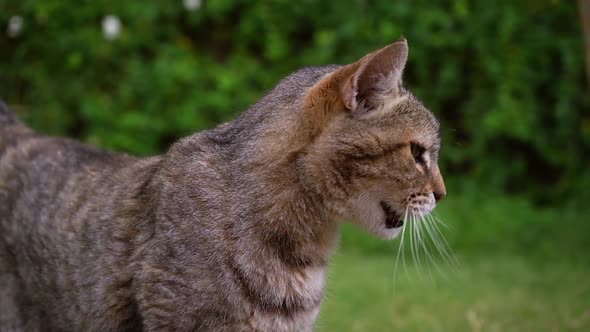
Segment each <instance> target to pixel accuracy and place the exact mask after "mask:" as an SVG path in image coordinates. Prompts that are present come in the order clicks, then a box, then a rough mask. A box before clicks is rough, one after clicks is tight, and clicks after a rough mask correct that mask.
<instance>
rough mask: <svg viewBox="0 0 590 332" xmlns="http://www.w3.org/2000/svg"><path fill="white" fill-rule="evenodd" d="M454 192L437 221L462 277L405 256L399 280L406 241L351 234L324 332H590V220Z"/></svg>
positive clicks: (569, 210) (331, 287)
mask: <svg viewBox="0 0 590 332" xmlns="http://www.w3.org/2000/svg"><path fill="white" fill-rule="evenodd" d="M451 192H454V193H455V195H451V196H450V197H448V198H446V199H445V200H444V201H442V202H441V204H439V205H440V206H439V207H437V213H438V214H439V215H440V217H441V219H443V220H444V221H445V223H446V224H447V225H449V229H444V231H443V232H444V234H445V237H446V238H447V239H448V241H449V244H450V246H451V248H452V250H453V252H454V253H455V254H456V255H457V256H458V258H459V261H460V265H459V267H457V268H451V267H449V266H448V265H445V266H443V267H442V270H443V271H442V273H441V272H437V271H436V269H435V268H434V267H433V265H432V264H430V265H429V267H428V268H427V267H426V265H425V264H424V257H423V258H422V266H421V268H417V267H416V266H414V265H413V264H412V259H411V255H409V254H408V252H409V250H405V251H406V261H407V262H408V264H407V267H406V268H405V269H404V268H403V266H401V264H400V266H398V269H397V276H396V277H394V268H395V259H396V253H397V247H398V245H399V240H395V241H390V242H387V241H380V240H377V239H375V238H372V237H371V236H369V235H367V234H366V233H365V232H364V231H363V230H361V229H359V227H356V226H352V225H345V226H344V227H343V229H342V241H341V248H340V250H339V251H338V254H337V255H336V256H335V257H334V259H333V261H332V263H331V265H330V270H329V278H328V288H327V296H326V301H325V302H324V305H323V307H322V311H321V314H320V317H319V319H318V322H317V331H418V332H419V331H453V332H454V331H482V332H484V331H502V332H503V331H518V332H521V331H524V332H528V331H531V332H536V331H590V254H589V252H590V222H589V221H590V220H589V219H588V216H589V215H590V210H589V209H588V208H586V207H580V206H578V207H574V206H573V204H569V205H568V204H564V205H562V206H559V207H558V206H553V207H547V206H546V207H538V206H535V205H534V204H532V203H530V202H529V201H527V200H526V199H525V198H523V197H510V196H505V195H498V194H496V195H490V194H489V193H485V192H477V191H469V193H466V192H463V193H461V192H460V190H457V188H454V190H452V191H451ZM406 237H407V234H406ZM406 240H407V238H406ZM406 243H407V242H406ZM408 244H409V243H408ZM404 245H406V244H404ZM407 248H408V247H407V246H406V249H407ZM428 271H430V273H429V272H428Z"/></svg>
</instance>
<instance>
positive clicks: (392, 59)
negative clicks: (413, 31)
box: [342, 38, 408, 112]
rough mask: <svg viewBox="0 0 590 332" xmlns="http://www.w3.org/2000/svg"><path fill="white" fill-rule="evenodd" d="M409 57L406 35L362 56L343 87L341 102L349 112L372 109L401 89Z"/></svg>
mask: <svg viewBox="0 0 590 332" xmlns="http://www.w3.org/2000/svg"><path fill="white" fill-rule="evenodd" d="M407 60H408V43H407V41H406V39H405V38H402V39H400V40H399V41H397V42H395V43H393V44H390V45H388V46H386V47H384V48H382V49H380V50H377V51H375V52H373V53H370V54H368V55H367V56H365V57H364V58H362V59H360V60H359V61H358V62H357V63H358V67H357V70H356V72H355V73H354V74H352V75H351V76H350V77H349V78H348V79H347V80H346V82H345V83H344V86H342V102H343V104H344V107H346V108H347V109H348V110H349V111H353V112H354V111H357V110H359V109H361V108H362V109H363V111H370V110H372V109H373V108H375V107H378V105H379V104H380V103H383V101H384V98H385V97H388V96H391V95H392V94H395V93H396V92H397V91H399V87H400V86H401V83H402V73H403V70H404V67H405V66H406V62H407Z"/></svg>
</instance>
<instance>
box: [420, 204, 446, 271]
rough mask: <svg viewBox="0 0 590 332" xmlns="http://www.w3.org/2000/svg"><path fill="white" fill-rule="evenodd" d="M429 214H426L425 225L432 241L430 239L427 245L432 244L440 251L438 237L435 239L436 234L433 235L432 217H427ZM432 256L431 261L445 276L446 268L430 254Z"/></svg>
mask: <svg viewBox="0 0 590 332" xmlns="http://www.w3.org/2000/svg"><path fill="white" fill-rule="evenodd" d="M427 217H428V215H426V216H424V219H423V221H424V227H425V229H426V232H427V233H428V236H429V237H430V241H428V243H427V245H428V246H429V247H430V246H434V247H435V249H436V251H438V252H439V253H440V249H439V248H438V246H437V239H435V236H434V235H433V231H432V226H431V225H430V223H431V221H430V219H428V218H427ZM429 256H430V261H431V262H432V264H433V265H434V267H435V268H436V269H437V270H438V272H439V273H440V274H441V275H442V276H443V277H446V273H445V272H444V270H443V269H442V268H441V267H440V265H439V264H438V263H437V262H436V259H435V257H434V256H433V255H429Z"/></svg>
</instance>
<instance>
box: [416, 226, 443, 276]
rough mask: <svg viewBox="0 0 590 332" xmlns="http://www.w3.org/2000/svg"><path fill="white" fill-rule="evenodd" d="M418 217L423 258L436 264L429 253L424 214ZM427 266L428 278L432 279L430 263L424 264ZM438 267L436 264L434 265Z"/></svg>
mask: <svg viewBox="0 0 590 332" xmlns="http://www.w3.org/2000/svg"><path fill="white" fill-rule="evenodd" d="M419 218H420V219H418V233H419V234H420V245H421V246H422V249H423V251H424V259H425V260H426V262H427V263H428V262H430V263H431V264H433V265H435V266H436V262H435V260H434V258H433V257H432V255H431V254H430V250H429V249H430V244H429V242H430V241H429V240H428V237H429V235H428V228H427V225H426V223H425V222H426V220H425V219H424V216H420V217H419ZM426 267H427V271H428V275H429V276H430V280H434V277H433V275H432V271H431V267H430V264H426ZM436 267H438V266H436Z"/></svg>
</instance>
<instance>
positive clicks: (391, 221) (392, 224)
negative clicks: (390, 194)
mask: <svg viewBox="0 0 590 332" xmlns="http://www.w3.org/2000/svg"><path fill="white" fill-rule="evenodd" d="M381 207H382V208H383V211H385V227H387V228H398V227H401V226H403V225H404V219H403V218H402V216H401V215H400V214H399V213H397V212H396V211H395V209H394V208H392V207H391V206H390V205H389V204H387V203H385V202H384V201H381Z"/></svg>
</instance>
